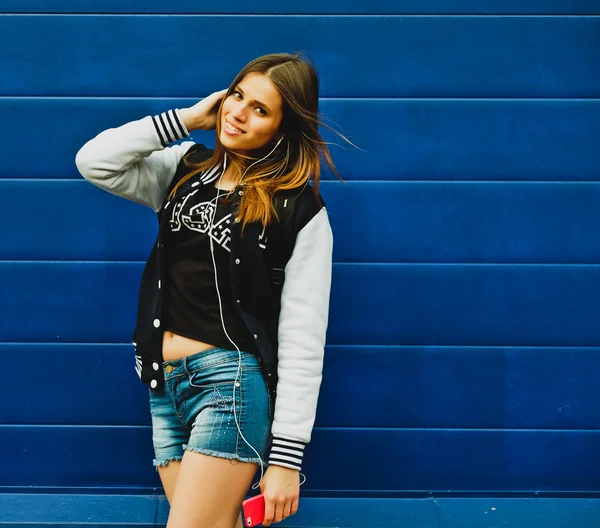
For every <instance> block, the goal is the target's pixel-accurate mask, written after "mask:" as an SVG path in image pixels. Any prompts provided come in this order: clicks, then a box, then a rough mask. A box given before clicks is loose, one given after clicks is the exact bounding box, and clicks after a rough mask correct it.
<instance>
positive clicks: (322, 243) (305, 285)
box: [269, 208, 333, 469]
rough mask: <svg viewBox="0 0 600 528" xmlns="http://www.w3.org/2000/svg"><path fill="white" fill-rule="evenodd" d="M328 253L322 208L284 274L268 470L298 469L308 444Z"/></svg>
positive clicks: (317, 384) (326, 302) (320, 354)
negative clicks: (273, 467) (275, 396)
mask: <svg viewBox="0 0 600 528" xmlns="http://www.w3.org/2000/svg"><path fill="white" fill-rule="evenodd" d="M332 251H333V236H332V232H331V227H330V225H329V220H328V217H327V211H326V210H325V208H322V209H321V210H320V211H319V213H317V214H316V215H315V216H314V217H313V218H312V219H311V220H310V221H309V222H308V223H307V224H306V225H305V226H304V227H303V228H302V229H301V230H300V232H299V233H298V236H297V239H296V244H295V246H294V250H293V253H292V256H291V258H290V260H289V262H288V264H287V266H286V268H285V282H284V285H283V291H282V296H281V312H280V316H279V329H278V333H279V349H278V358H279V365H278V370H277V375H278V382H277V399H276V401H275V416H274V420H273V426H272V434H273V446H272V449H271V453H270V455H269V463H270V464H274V465H280V466H285V467H290V468H293V469H300V467H301V463H302V455H303V453H304V446H305V445H306V443H308V442H309V441H310V438H311V433H312V428H313V425H314V422H315V415H316V408H317V400H318V397H319V389H320V386H321V377H322V370H323V355H324V348H325V334H326V331H327V323H328V315H329V294H330V289H331V270H332Z"/></svg>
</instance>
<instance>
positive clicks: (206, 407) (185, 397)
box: [150, 348, 271, 467]
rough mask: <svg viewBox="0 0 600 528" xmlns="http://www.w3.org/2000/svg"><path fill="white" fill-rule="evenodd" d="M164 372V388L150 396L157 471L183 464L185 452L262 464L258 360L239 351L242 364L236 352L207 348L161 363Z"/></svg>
mask: <svg viewBox="0 0 600 528" xmlns="http://www.w3.org/2000/svg"><path fill="white" fill-rule="evenodd" d="M238 364H239V365H240V368H239V374H238ZM163 372H164V376H165V384H164V386H163V387H162V388H161V389H160V390H150V413H151V415H152V443H153V445H154V455H155V459H154V465H155V466H157V467H158V466H164V465H166V464H167V463H168V462H169V461H170V460H181V459H182V458H183V453H184V450H189V451H195V452H197V453H203V454H205V455H210V456H215V457H219V458H227V459H231V460H238V461H240V462H254V463H260V461H259V455H260V458H262V460H263V462H264V460H265V452H266V449H267V447H268V442H269V440H270V429H271V421H270V418H269V394H268V391H267V387H266V384H265V381H264V378H263V375H262V372H261V369H260V365H259V362H258V359H257V358H256V356H254V355H252V354H250V353H248V352H243V351H242V353H241V362H240V361H239V355H238V352H237V350H227V349H224V348H211V349H209V350H206V351H204V352H199V353H197V354H194V355H192V356H188V357H185V358H183V359H179V360H177V361H165V362H164V363H163ZM236 378H237V381H236ZM236 421H237V423H236ZM250 446H251V447H250Z"/></svg>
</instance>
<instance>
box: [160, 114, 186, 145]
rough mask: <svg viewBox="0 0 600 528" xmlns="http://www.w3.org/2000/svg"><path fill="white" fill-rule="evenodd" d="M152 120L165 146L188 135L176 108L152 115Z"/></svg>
mask: <svg viewBox="0 0 600 528" xmlns="http://www.w3.org/2000/svg"><path fill="white" fill-rule="evenodd" d="M152 122H153V123H154V128H155V129H156V133H157V134H158V138H159V139H160V142H161V144H162V146H163V147H165V148H166V147H168V146H169V143H173V141H177V140H178V139H183V138H184V137H188V136H189V135H190V133H189V132H188V130H187V128H186V127H185V125H184V124H183V121H182V120H181V118H180V117H179V112H178V111H177V110H169V111H168V112H164V113H162V114H160V115H157V116H153V117H152Z"/></svg>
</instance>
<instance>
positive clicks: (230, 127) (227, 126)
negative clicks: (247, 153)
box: [225, 121, 246, 134]
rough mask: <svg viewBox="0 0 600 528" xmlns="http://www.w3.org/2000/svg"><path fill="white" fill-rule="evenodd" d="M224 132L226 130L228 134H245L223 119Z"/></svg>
mask: <svg viewBox="0 0 600 528" xmlns="http://www.w3.org/2000/svg"><path fill="white" fill-rule="evenodd" d="M225 132H228V133H229V134H245V133H246V132H244V131H243V130H241V129H239V128H237V127H236V126H234V125H232V124H231V123H230V122H229V121H225Z"/></svg>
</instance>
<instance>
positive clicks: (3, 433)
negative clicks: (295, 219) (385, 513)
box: [0, 0, 600, 496]
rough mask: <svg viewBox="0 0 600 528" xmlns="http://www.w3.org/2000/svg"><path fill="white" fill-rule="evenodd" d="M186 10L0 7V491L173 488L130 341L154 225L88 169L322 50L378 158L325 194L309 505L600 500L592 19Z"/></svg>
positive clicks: (9, 1) (596, 78)
mask: <svg viewBox="0 0 600 528" xmlns="http://www.w3.org/2000/svg"><path fill="white" fill-rule="evenodd" d="M172 4H173V3H167V2H159V1H158V0H152V1H150V0H148V1H145V2H141V1H136V0H119V1H118V2H117V1H116V0H110V1H108V0H105V1H100V0H97V1H90V2H86V3H85V6H84V7H82V6H81V2H79V1H75V0H61V1H60V2H59V1H57V0H43V1H42V0H19V1H17V0H5V1H4V2H2V7H1V9H2V12H3V13H4V14H1V15H0V47H1V48H2V49H3V50H4V51H3V53H2V54H0V72H2V77H1V78H2V81H1V82H0V115H1V116H2V117H3V125H4V126H2V127H0V144H1V145H2V151H3V153H4V155H3V156H2V158H1V159H0V176H1V179H0V196H2V198H3V200H2V201H3V204H4V207H5V208H6V207H8V214H6V215H5V222H4V223H3V230H2V236H1V241H2V243H1V244H0V277H2V283H3V286H2V289H1V290H0V310H1V317H2V322H1V323H0V358H1V359H2V365H3V367H4V373H5V376H4V379H3V386H4V388H5V390H6V392H5V395H6V396H5V397H6V398H7V400H5V401H8V402H10V404H8V405H7V404H5V405H2V406H0V423H1V424H2V425H0V447H1V452H2V464H0V486H3V487H5V489H13V490H14V489H17V490H18V489H19V488H20V487H25V486H34V487H38V486H48V487H51V488H83V487H87V488H94V489H97V490H104V489H108V488H122V487H132V488H135V489H147V490H150V489H152V488H155V487H157V486H159V480H158V477H157V475H156V473H155V471H154V468H153V467H152V463H151V458H152V453H151V443H150V429H149V417H148V404H147V393H146V390H145V388H144V387H143V386H142V385H141V384H140V383H139V382H138V380H137V376H136V374H135V371H134V368H133V366H134V363H133V351H132V349H131V347H130V345H129V344H128V342H129V337H130V334H131V329H132V327H133V323H134V317H135V297H136V290H137V286H138V280H139V277H140V273H141V268H142V264H143V261H144V259H145V257H146V255H147V253H148V251H149V247H150V245H151V243H152V240H153V236H154V230H155V220H154V215H153V213H152V211H150V210H146V209H144V208H142V207H141V206H138V205H135V204H132V203H128V202H125V201H123V200H120V199H118V198H115V197H114V196H111V195H108V194H106V193H103V192H102V191H99V190H97V189H95V188H93V187H92V186H90V185H89V184H88V183H86V182H84V181H83V180H82V179H81V178H80V176H79V175H78V174H77V171H76V168H75V165H74V157H75V153H76V152H77V150H78V148H79V147H80V146H81V145H82V144H83V143H84V142H85V141H86V140H87V139H89V138H90V137H92V136H93V135H95V134H97V133H98V132H100V131H101V130H103V129H105V128H107V127H110V126H117V125H119V124H122V123H124V122H126V121H128V120H131V119H135V118H140V117H143V116H144V115H147V114H155V113H157V112H160V111H163V110H165V109H168V108H171V107H174V106H177V107H183V106H186V105H190V104H192V103H193V102H194V101H196V100H197V99H198V98H200V97H203V96H205V95H207V94H209V93H211V92H212V91H214V90H217V89H220V88H224V87H226V86H227V85H228V84H229V82H230V81H231V79H232V78H233V77H234V75H235V74H236V73H237V72H238V71H239V69H241V67H242V66H243V65H244V64H245V63H246V62H248V61H249V60H251V59H252V58H254V57H255V56H258V55H260V54H264V53H269V52H275V51H295V50H305V51H307V52H308V53H309V55H310V56H311V57H312V58H313V59H314V61H315V63H316V65H317V67H318V68H319V70H320V74H321V77H322V96H323V99H322V111H323V113H324V114H325V115H326V116H327V117H329V118H331V119H332V120H333V121H334V122H335V123H337V125H339V127H341V128H342V129H343V131H344V132H345V133H347V134H348V136H349V137H350V138H351V139H352V140H353V141H354V142H355V143H357V144H358V145H359V146H360V147H361V148H362V149H363V150H354V149H352V148H348V147H344V148H337V147H333V153H334V158H335V161H336V162H337V165H338V168H339V170H340V172H341V173H342V175H343V177H344V179H345V180H346V181H347V183H346V184H341V183H339V182H337V181H335V180H332V179H329V180H328V181H326V182H325V183H324V184H323V194H324V196H325V199H326V201H327V203H328V209H329V211H330V215H331V221H332V225H333V228H334V232H335V237H336V246H335V269H334V282H333V292H332V293H333V296H332V303H331V324H330V330H329V336H328V345H329V346H328V348H327V358H326V365H325V380H324V384H323V389H322V397H321V402H320V408H319V413H318V418H317V424H316V429H315V432H314V440H313V442H312V443H311V446H310V448H309V450H308V452H307V455H306V465H305V470H306V471H305V472H306V473H307V475H308V482H307V484H306V486H305V490H306V491H305V493H306V494H307V495H310V494H311V493H312V494H313V495H315V496H348V495H352V494H354V495H356V496H366V495H369V494H371V495H372V494H373V493H379V494H382V495H387V496H407V495H408V494H410V492H428V491H433V492H435V493H438V492H448V491H451V492H455V493H457V494H459V495H460V494H468V493H472V492H480V493H483V494H486V493H487V494H489V493H491V492H522V493H525V494H526V493H529V492H531V491H534V490H539V491H542V492H558V493H566V492H600V472H598V471H597V468H598V466H599V465H600V432H599V424H600V421H599V418H600V397H599V395H598V387H599V386H600V324H599V316H598V314H599V309H600V265H599V264H600V237H598V235H597V231H598V225H599V224H600V207H599V202H600V184H599V181H600V99H598V98H599V97H600V17H598V16H597V15H598V14H599V13H600V5H599V3H598V2H595V1H583V0H580V1H567V0H553V1H546V2H538V1H533V0H529V1H525V0H521V1H516V0H510V1H502V0H495V1H487V2H481V1H475V0H455V1H453V2H446V1H443V0H428V1H417V0H406V1H404V2H399V1H393V0H373V1H371V2H359V1H357V0H356V1H347V2H343V3H341V2H335V1H334V0H320V1H317V0H311V1H304V2H296V3H294V6H293V9H292V8H290V7H287V6H288V3H286V2H281V1H277V2H275V1H273V0H260V1H257V2H247V1H244V2H242V1H237V0H236V1H230V2H227V3H223V2H203V3H202V4H207V5H202V9H203V11H199V10H198V9H199V8H198V5H199V2H196V1H192V0H181V1H179V2H176V6H173V5H172ZM296 4H297V5H296ZM449 4H451V7H448V6H449ZM541 4H544V7H540V5H541ZM365 6H368V11H366V7H365ZM225 10H226V11H227V13H225V12H224V11H225ZM291 11H293V14H289V12H291ZM157 13H160V14H157ZM361 13H362V14H361ZM548 15H551V16H548ZM567 15H568V16H567ZM571 15H576V16H571ZM588 15H594V16H588ZM229 33H231V34H233V35H238V36H239V38H236V39H232V38H230V37H227V36H226V35H228V34H229ZM17 36H18V37H19V38H18V45H15V38H16V37H17ZM7 50H10V51H7ZM327 137H328V138H329V139H331V140H332V141H336V142H338V143H339V140H335V138H334V137H332V136H331V135H328V136H327ZM194 138H195V139H196V140H198V141H202V142H207V143H211V139H210V135H205V134H203V133H197V134H195V135H194ZM90 367H91V372H92V375H91V377H89V378H87V379H85V378H84V376H85V373H86V372H88V371H89V370H90Z"/></svg>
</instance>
